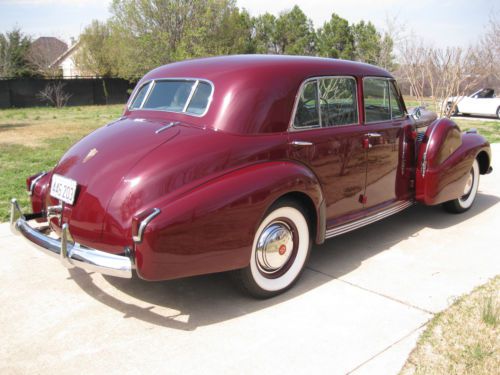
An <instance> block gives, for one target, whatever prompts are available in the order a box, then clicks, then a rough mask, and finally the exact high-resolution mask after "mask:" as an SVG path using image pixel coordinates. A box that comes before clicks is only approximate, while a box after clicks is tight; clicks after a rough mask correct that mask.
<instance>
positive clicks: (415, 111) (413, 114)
mask: <svg viewBox="0 0 500 375" xmlns="http://www.w3.org/2000/svg"><path fill="white" fill-rule="evenodd" d="M410 117H411V118H412V119H414V120H418V119H419V118H420V117H422V107H415V108H413V110H412V111H411V112H410Z"/></svg>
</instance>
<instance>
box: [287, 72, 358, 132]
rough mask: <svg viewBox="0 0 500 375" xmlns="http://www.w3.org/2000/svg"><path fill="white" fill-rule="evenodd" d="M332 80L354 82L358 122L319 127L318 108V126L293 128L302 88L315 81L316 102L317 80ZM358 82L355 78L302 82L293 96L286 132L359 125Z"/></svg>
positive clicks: (319, 109) (319, 112) (307, 80)
mask: <svg viewBox="0 0 500 375" xmlns="http://www.w3.org/2000/svg"><path fill="white" fill-rule="evenodd" d="M333 78H347V79H352V80H353V81H354V89H355V99H356V110H357V115H358V122H354V123H352V124H342V125H332V126H325V127H322V126H321V125H322V124H321V122H322V120H321V108H318V115H319V121H320V123H319V124H318V125H311V126H303V127H298V128H297V127H295V126H294V124H293V123H294V120H295V115H296V114H297V107H298V106H299V100H300V95H301V94H302V90H303V89H304V86H305V85H306V84H307V83H309V82H312V81H317V87H318V88H317V90H318V94H317V95H318V100H319V80H320V79H333ZM358 95H359V93H358V81H357V79H356V77H354V76H319V77H312V78H308V79H306V80H304V81H303V82H302V83H301V84H300V86H299V90H298V91H297V94H295V101H294V103H293V111H292V117H291V118H290V121H289V122H288V131H293V132H297V131H304V130H310V129H331V128H339V127H343V126H353V125H360V122H359V100H358Z"/></svg>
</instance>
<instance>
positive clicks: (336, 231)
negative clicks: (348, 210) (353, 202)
mask: <svg viewBox="0 0 500 375" xmlns="http://www.w3.org/2000/svg"><path fill="white" fill-rule="evenodd" d="M413 204H414V202H413V201H404V202H401V203H398V204H397V205H395V206H392V207H391V208H388V209H387V210H384V211H381V212H377V213H376V214H373V215H370V216H367V217H364V218H363V219H360V220H356V221H351V222H350V223H347V224H344V225H340V226H338V227H335V228H332V229H328V230H327V231H326V233H325V238H332V237H335V236H339V235H341V234H344V233H347V232H350V231H352V230H355V229H358V228H361V227H364V226H365V225H368V224H371V223H374V222H376V221H379V220H382V219H385V218H386V217H388V216H391V215H394V214H396V213H398V212H400V211H403V210H404V209H406V208H408V207H410V206H412V205H413Z"/></svg>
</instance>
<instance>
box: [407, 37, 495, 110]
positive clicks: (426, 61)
mask: <svg viewBox="0 0 500 375" xmlns="http://www.w3.org/2000/svg"><path fill="white" fill-rule="evenodd" d="M481 51H482V49H481V48H479V47H469V48H461V47H449V48H436V47H433V46H428V45H426V44H425V43H424V41H422V40H421V39H417V38H416V37H415V36H410V37H407V38H405V40H403V41H402V42H401V43H400V44H399V52H400V61H401V66H400V71H399V75H400V76H401V77H402V78H403V81H405V82H407V83H408V84H409V86H410V92H411V94H412V95H414V96H415V98H416V99H417V101H418V102H419V103H420V105H424V103H425V101H426V99H427V100H428V99H430V100H431V102H432V104H433V105H434V108H435V110H436V112H437V113H438V116H440V117H442V116H446V117H449V116H451V115H452V114H454V113H455V112H456V108H457V104H458V102H459V101H460V100H461V99H462V98H463V96H464V95H465V94H467V93H469V91H470V90H471V89H472V88H475V87H476V86H477V85H478V84H479V82H480V81H481V80H482V79H483V78H484V75H485V71H486V62H485V60H484V59H483V58H482V56H481Z"/></svg>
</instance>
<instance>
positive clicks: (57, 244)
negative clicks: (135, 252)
mask: <svg viewBox="0 0 500 375" xmlns="http://www.w3.org/2000/svg"><path fill="white" fill-rule="evenodd" d="M10 204H11V206H10V227H11V230H12V232H13V233H14V234H16V235H19V234H20V235H22V236H23V237H24V238H25V239H27V240H28V241H29V242H30V243H31V244H32V245H35V246H36V247H37V248H38V249H40V250H42V251H43V252H45V253H47V254H49V255H52V256H55V257H58V258H59V259H60V260H61V262H62V264H63V265H64V266H65V267H67V268H71V267H78V268H83V269H85V270H87V271H93V272H98V273H102V274H104V275H111V276H117V277H124V278H131V277H132V269H133V268H134V263H133V261H132V258H131V256H124V255H116V254H110V253H107V252H104V251H100V250H96V249H92V248H89V247H85V246H82V245H80V244H78V243H72V242H71V241H70V237H71V236H70V233H69V230H68V224H63V226H62V233H61V238H52V237H49V236H47V235H45V234H43V233H42V232H41V231H40V230H38V229H36V228H33V227H31V226H30V225H29V223H28V222H29V219H28V218H29V216H30V215H26V216H25V215H23V213H22V211H21V209H20V208H19V204H18V203H17V200H16V199H12V200H11V202H10Z"/></svg>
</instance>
